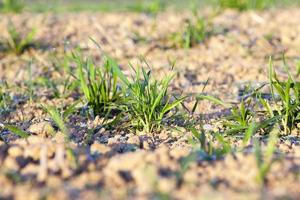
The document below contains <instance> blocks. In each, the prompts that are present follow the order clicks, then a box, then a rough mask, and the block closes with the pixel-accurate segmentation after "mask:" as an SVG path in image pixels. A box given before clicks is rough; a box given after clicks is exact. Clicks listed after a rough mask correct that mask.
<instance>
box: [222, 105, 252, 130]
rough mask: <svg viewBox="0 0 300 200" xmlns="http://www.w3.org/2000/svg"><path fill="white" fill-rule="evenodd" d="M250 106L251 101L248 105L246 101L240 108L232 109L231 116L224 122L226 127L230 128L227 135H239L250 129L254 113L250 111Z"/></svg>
mask: <svg viewBox="0 0 300 200" xmlns="http://www.w3.org/2000/svg"><path fill="white" fill-rule="evenodd" d="M249 104H250V101H248V102H247V104H245V101H242V102H241V103H240V105H239V107H235V108H232V109H231V115H230V116H229V117H227V120H226V121H225V122H224V125H225V126H226V127H228V128H229V130H227V131H226V134H237V133H241V132H245V130H247V129H248V127H249V125H250V124H251V121H252V119H253V113H252V112H251V110H250V109H249Z"/></svg>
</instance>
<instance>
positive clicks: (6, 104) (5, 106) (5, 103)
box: [0, 85, 12, 114]
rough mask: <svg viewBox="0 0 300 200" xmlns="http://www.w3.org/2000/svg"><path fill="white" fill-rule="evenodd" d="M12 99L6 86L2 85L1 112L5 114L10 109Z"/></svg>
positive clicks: (0, 92) (0, 96) (0, 88)
mask: <svg viewBox="0 0 300 200" xmlns="http://www.w3.org/2000/svg"><path fill="white" fill-rule="evenodd" d="M11 101H12V99H11V97H10V96H9V94H8V92H6V91H5V90H4V87H3V86H2V85H0V114H5V113H7V112H8V111H9V108H10V104H11Z"/></svg>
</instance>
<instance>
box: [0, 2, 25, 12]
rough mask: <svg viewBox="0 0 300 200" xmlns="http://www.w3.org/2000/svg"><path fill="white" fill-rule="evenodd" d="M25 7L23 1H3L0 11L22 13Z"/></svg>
mask: <svg viewBox="0 0 300 200" xmlns="http://www.w3.org/2000/svg"><path fill="white" fill-rule="evenodd" d="M23 8H24V5H23V3H22V1H21V0H2V1H1V2H0V9H1V11H2V12H17V13H18V12H21V11H22V10H23Z"/></svg>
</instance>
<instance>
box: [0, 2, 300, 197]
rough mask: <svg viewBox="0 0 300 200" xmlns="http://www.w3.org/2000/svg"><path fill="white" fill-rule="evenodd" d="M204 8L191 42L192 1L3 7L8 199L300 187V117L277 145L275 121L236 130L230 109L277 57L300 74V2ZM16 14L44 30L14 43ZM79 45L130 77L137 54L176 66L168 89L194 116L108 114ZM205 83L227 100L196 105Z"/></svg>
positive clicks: (156, 71)
mask: <svg viewBox="0 0 300 200" xmlns="http://www.w3.org/2000/svg"><path fill="white" fill-rule="evenodd" d="M199 15H201V16H202V17H203V18H204V19H205V26H206V29H205V38H204V39H203V40H201V41H197V42H196V43H197V44H193V45H192V47H190V48H187V47H185V46H184V44H182V43H180V42H178V40H176V39H174V38H175V35H176V34H177V35H178V34H179V35H180V34H181V32H182V30H183V28H184V27H185V26H186V24H187V20H189V19H191V21H192V23H193V22H194V21H193V20H195V16H194V14H193V12H191V11H189V10H186V11H180V12H178V11H177V10H167V11H164V12H159V13H155V14H145V13H136V12H116V11H111V12H89V11H81V12H77V13H75V12H57V13H52V12H46V13H31V12H26V11H25V12H22V13H19V14H13V13H0V29H1V32H0V38H1V41H4V42H1V43H0V80H1V82H0V199H81V200H83V199H297V198H299V195H300V141H299V138H298V136H299V131H298V127H299V124H296V125H295V127H293V129H292V130H289V131H286V129H285V127H284V126H282V125H279V129H280V130H278V131H279V133H278V136H277V137H276V144H275V145H274V146H275V147H274V148H275V150H273V151H272V150H270V149H271V148H272V146H271V145H270V143H272V139H274V138H272V137H271V136H269V135H270V133H272V132H274V129H275V128H274V129H272V130H268V131H267V130H265V129H264V128H265V127H264V128H262V126H261V127H260V128H261V129H260V128H257V129H256V131H253V130H251V123H250V122H249V124H247V126H246V128H242V129H241V130H239V131H237V132H235V131H232V134H231V132H230V131H228V130H229V129H230V127H229V126H226V122H224V121H228V120H229V119H228V117H230V116H232V115H233V114H232V112H231V111H232V109H233V108H234V107H241V104H242V103H243V102H246V101H247V100H248V99H247V100H242V99H243V97H244V96H245V95H246V96H247V95H248V93H247V92H249V90H251V89H253V88H260V87H261V86H263V85H264V84H268V83H269V81H270V64H269V62H270V57H272V62H273V67H274V69H276V73H277V76H278V77H279V79H280V80H287V79H288V77H289V73H287V72H286V68H285V65H288V66H289V70H290V71H289V72H290V73H291V75H292V76H293V77H295V85H296V81H297V79H298V75H299V74H297V70H299V69H300V64H299V60H300V9H299V8H297V7H295V8H291V7H289V8H273V9H268V10H258V11H253V10H249V11H244V12H239V11H236V10H232V9H224V10H222V11H215V10H214V9H210V8H207V9H202V10H201V11H199ZM12 24H13V26H14V27H15V29H16V32H19V33H21V34H22V35H26V34H30V32H31V31H32V30H34V39H33V40H32V41H31V43H32V44H30V45H29V47H28V48H26V49H25V48H24V50H22V51H20V52H18V51H14V50H13V48H11V49H10V48H8V47H7V45H6V43H5V41H7V40H9V39H8V38H10V37H11V33H9V30H8V27H9V26H12ZM78 49H80V50H78ZM79 51H80V53H78V54H82V57H84V56H88V57H90V58H91V59H93V62H94V63H95V64H96V65H97V66H103V59H104V57H105V56H109V57H111V58H113V59H115V60H116V62H117V63H118V67H119V68H120V69H121V70H122V72H123V73H124V74H125V75H126V76H127V77H130V76H131V75H132V76H133V77H134V76H136V75H135V74H134V72H133V71H134V70H132V69H131V67H130V64H129V63H131V65H132V66H133V68H135V67H137V68H138V67H140V66H144V68H145V69H147V70H148V69H151V73H152V74H153V76H152V77H153V78H155V79H158V80H160V79H162V78H164V77H166V76H167V75H170V73H171V71H172V72H174V73H175V76H174V78H173V80H172V82H171V83H170V86H169V88H168V91H172V93H174V96H173V97H172V99H173V101H176V97H175V96H185V97H186V98H185V100H184V105H182V104H181V105H179V106H178V110H179V111H174V112H176V113H180V114H182V115H184V116H183V117H182V118H180V117H176V118H175V119H174V120H171V121H167V120H166V122H165V121H164V120H162V123H164V124H163V125H162V126H161V127H159V128H157V126H153V127H156V128H153V129H148V130H147V129H144V128H143V127H142V128H141V127H139V128H135V125H133V124H130V125H129V126H127V124H126V123H125V125H124V123H122V119H120V121H119V120H116V121H117V122H115V121H114V120H113V119H117V118H118V115H114V116H113V117H111V116H110V117H108V118H109V119H108V120H107V119H106V117H105V116H103V115H102V112H104V111H103V110H101V111H100V112H99V113H100V114H99V115H96V114H95V113H93V110H92V109H91V108H90V107H89V106H90V104H87V102H88V101H87V100H86V97H85V96H84V91H83V89H82V85H80V83H79V79H80V78H79V75H77V68H78V65H77V64H76V62H75V61H74V59H73V60H72V56H73V57H74V54H75V52H79ZM72 53H73V55H72ZM283 55H284V58H285V62H286V63H284V62H283ZM141 58H143V59H142V60H146V62H145V61H141ZM173 64H174V68H173V70H172V69H171V68H172V65H173ZM148 65H149V67H148ZM297 66H298V67H297ZM118 84H120V83H119V82H118ZM249 88H250V89H249ZM285 88H286V86H285ZM261 91H262V94H264V96H263V97H261V98H260V100H258V101H260V102H261V101H263V100H265V101H267V100H268V99H269V98H271V97H270V96H271V93H272V91H270V88H268V87H267V86H266V87H263V88H262V89H261ZM200 94H203V95H206V96H208V95H209V96H210V97H211V96H213V97H215V98H218V99H221V100H222V102H225V103H222V105H218V104H215V103H214V102H212V101H209V100H207V99H206V100H201V101H199V102H198V104H197V107H195V109H194V110H193V108H194V105H195V100H196V99H197V98H196V97H197V95H200ZM291 95H292V96H293V95H294V93H292V92H291ZM125 96H126V95H125ZM248 96H249V98H251V97H252V96H251V95H248ZM275 96H276V95H275ZM174 98H175V100H174ZM255 101H256V100H252V102H251V103H249V107H251V106H252V103H253V102H255ZM247 102H248V101H247ZM291 102H292V101H291ZM225 104H226V105H225ZM250 104H251V105H250ZM272 105H273V104H272ZM51 106H52V107H51ZM72 106H74V107H72ZM70 107H72V109H68V108H70ZM120 107H121V106H120ZM51 109H52V110H51ZM257 109H258V108H257ZM260 109H262V108H261V107H260ZM91 110H92V111H91ZM191 110H193V112H191ZM52 111H53V112H52ZM68 111H70V113H67V112H68ZM55 112H56V114H58V115H57V116H58V118H59V119H62V120H59V119H58V120H56V119H57V118H56V117H57V116H56V115H55V114H54V113H55ZM94 112H95V110H94ZM121 112H122V111H121ZM124 112H125V111H124ZM127 112H129V111H128V110H127V111H126V113H127ZM110 114H111V113H110ZM263 115H264V116H266V114H263ZM55 116H56V117H55ZM127 117H128V116H127V115H125V116H122V117H121V118H123V119H124V120H125V121H126V120H127ZM297 117H298V116H297ZM128 118H130V117H128ZM252 118H255V120H256V122H257V121H258V119H261V117H260V116H259V114H257V116H256V115H255V116H254V114H253V116H252ZM284 119H285V118H283V119H282V120H284ZM255 120H253V121H255ZM297 120H298V119H297ZM297 120H295V121H297ZM62 121H63V123H61V122H62ZM107 121H108V122H107ZM111 121H112V123H111V124H109V122H111ZM272 122H273V121H272ZM297 122H298V121H297ZM270 123H271V122H270ZM107 124H109V125H107ZM187 124H188V125H187ZM191 124H192V125H191ZM224 124H225V125H224ZM252 124H254V122H253V123H252ZM248 126H249V127H250V128H249V127H248ZM191 127H195V128H191ZM274 127H275V125H274ZM196 129H197V131H198V130H199V133H200V132H201V131H202V133H203V134H204V135H206V137H208V138H209V137H210V136H209V135H210V134H212V135H213V134H214V133H216V132H218V133H219V134H220V135H221V136H222V139H224V140H226V144H227V145H229V146H230V150H226V149H225V146H226V145H225V143H224V144H223V147H222V149H221V150H222V154H219V153H218V152H219V151H218V150H220V149H217V147H214V148H216V149H214V151H213V152H212V151H210V150H209V145H211V144H212V145H213V146H214V145H220V143H222V142H220V138H219V137H218V136H217V137H216V138H217V139H216V138H213V139H212V140H211V141H210V142H208V140H209V139H207V141H204V143H203V141H201V140H199V141H200V142H198V140H197V134H196V133H195V132H196ZM258 129H260V130H258ZM262 129H264V130H262ZM200 130H201V131H200ZM251 131H252V132H251ZM233 132H234V133H233ZM249 132H251V133H252V134H253V135H252V136H249V137H251V138H250V139H249V141H248V140H247V141H245V137H246V136H245V135H246V134H247V133H249ZM66 135H67V136H66ZM271 135H272V134H271ZM221 136H220V137H221ZM199 137H201V136H199ZM218 138H219V139H218ZM258 141H259V142H258ZM206 142H207V143H209V144H206ZM258 143H259V145H258ZM258 146H259V147H258ZM270 146H271V147H270ZM225 151H226V153H224V152H225ZM259 152H260V153H261V154H262V155H263V156H260V154H259ZM268 153H272V155H271V156H270V155H269V154H268ZM268 162H269V163H270V164H269V165H268ZM265 163H267V164H266V165H264V164H265ZM264 172H266V173H264Z"/></svg>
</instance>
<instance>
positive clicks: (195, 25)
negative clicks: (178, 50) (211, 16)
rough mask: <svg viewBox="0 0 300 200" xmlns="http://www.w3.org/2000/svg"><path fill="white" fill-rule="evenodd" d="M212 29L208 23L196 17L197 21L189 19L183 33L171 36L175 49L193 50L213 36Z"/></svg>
mask: <svg viewBox="0 0 300 200" xmlns="http://www.w3.org/2000/svg"><path fill="white" fill-rule="evenodd" d="M210 29H211V28H210V27H209V26H208V23H207V21H206V20H205V19H204V18H202V17H199V16H198V15H195V20H191V19H188V20H187V22H186V26H185V29H184V30H183V32H178V33H175V34H173V35H171V40H172V41H173V45H174V46H175V47H184V48H191V47H193V46H195V45H197V44H199V43H201V42H204V40H205V39H206V38H207V37H208V36H209V34H211V30H210Z"/></svg>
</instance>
